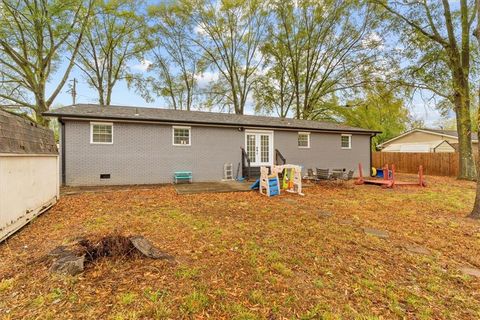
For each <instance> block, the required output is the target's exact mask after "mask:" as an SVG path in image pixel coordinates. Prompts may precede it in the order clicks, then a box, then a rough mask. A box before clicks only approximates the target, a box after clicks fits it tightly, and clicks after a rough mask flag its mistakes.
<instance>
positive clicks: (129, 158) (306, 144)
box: [44, 104, 377, 186]
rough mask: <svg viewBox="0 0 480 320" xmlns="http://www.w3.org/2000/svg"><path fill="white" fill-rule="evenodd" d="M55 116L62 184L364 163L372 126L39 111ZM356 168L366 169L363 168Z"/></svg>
mask: <svg viewBox="0 0 480 320" xmlns="http://www.w3.org/2000/svg"><path fill="white" fill-rule="evenodd" d="M44 115H45V116H49V117H56V118H58V120H59V122H60V150H61V159H62V161H61V162H62V166H61V167H62V182H63V184H66V185H71V186H86V185H103V184H109V185H121V184H156V183H169V182H172V177H173V173H174V172H175V171H191V172H192V173H193V180H194V181H218V180H221V179H222V178H223V166H224V164H225V163H231V164H233V166H234V168H235V170H234V171H235V172H234V173H236V169H237V165H238V164H239V163H240V164H242V165H241V172H240V174H242V175H243V176H245V175H247V172H250V174H251V175H255V173H256V172H258V168H259V167H260V166H268V165H272V164H275V163H279V162H283V161H285V162H286V163H291V164H297V165H301V166H303V167H304V168H305V169H307V168H316V167H318V168H347V169H356V167H357V165H358V163H359V162H361V163H362V164H363V166H364V168H366V170H368V168H370V165H371V151H370V150H371V137H372V136H374V135H375V134H376V133H377V132H375V131H371V130H366V129H361V128H354V127H349V126H343V125H339V124H334V123H327V122H318V121H309V120H297V119H288V118H286V119H282V118H276V117H264V116H250V115H235V114H225V113H213V112H202V111H181V110H171V109H159V108H137V107H125V106H107V107H101V106H98V105H87V104H78V105H73V106H67V107H63V108H59V109H56V110H52V111H49V112H46V113H44ZM364 174H368V172H365V173H364Z"/></svg>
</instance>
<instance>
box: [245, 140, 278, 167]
mask: <svg viewBox="0 0 480 320" xmlns="http://www.w3.org/2000/svg"><path fill="white" fill-rule="evenodd" d="M245 139H246V142H245V145H246V151H247V155H248V157H249V158H250V165H251V166H269V165H272V164H273V133H272V132H268V131H267V132H262V131H247V132H246V133H245Z"/></svg>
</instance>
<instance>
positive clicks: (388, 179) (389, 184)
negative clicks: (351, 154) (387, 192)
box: [355, 163, 427, 188]
mask: <svg viewBox="0 0 480 320" xmlns="http://www.w3.org/2000/svg"><path fill="white" fill-rule="evenodd" d="M377 171H378V173H379V174H377V176H380V177H381V178H382V179H365V178H364V177H363V174H362V164H361V163H359V164H358V172H359V177H358V179H357V181H355V184H373V185H377V186H381V187H382V188H393V187H395V186H419V187H426V186H427V183H426V182H425V179H424V176H423V166H419V167H418V180H417V181H398V180H396V179H395V165H393V164H392V165H391V166H389V165H388V164H387V165H385V166H384V167H383V169H381V170H377Z"/></svg>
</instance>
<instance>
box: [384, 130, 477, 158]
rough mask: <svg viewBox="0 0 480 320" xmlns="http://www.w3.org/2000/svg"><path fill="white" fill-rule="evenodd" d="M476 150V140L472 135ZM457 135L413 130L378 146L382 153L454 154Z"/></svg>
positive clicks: (456, 145)
mask: <svg viewBox="0 0 480 320" xmlns="http://www.w3.org/2000/svg"><path fill="white" fill-rule="evenodd" d="M472 143H473V145H474V147H475V148H476V146H477V143H478V140H477V138H476V137H475V135H473V134H472ZM457 147H458V134H457V131H455V130H438V129H413V130H410V131H407V132H405V133H403V134H401V135H399V136H397V137H395V138H393V139H390V140H388V141H385V142H384V143H382V144H380V145H379V146H378V148H379V149H380V150H381V151H382V152H422V153H428V152H456V150H457Z"/></svg>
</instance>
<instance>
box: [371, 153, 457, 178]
mask: <svg viewBox="0 0 480 320" xmlns="http://www.w3.org/2000/svg"><path fill="white" fill-rule="evenodd" d="M385 164H394V165H395V169H396V171H397V172H404V173H417V172H418V166H419V165H422V166H423V171H424V173H425V174H429V175H434V176H457V173H458V153H456V152H448V153H446V152H445V153H411V152H373V153H372V165H373V166H374V167H375V168H381V167H382V166H383V165H385Z"/></svg>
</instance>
